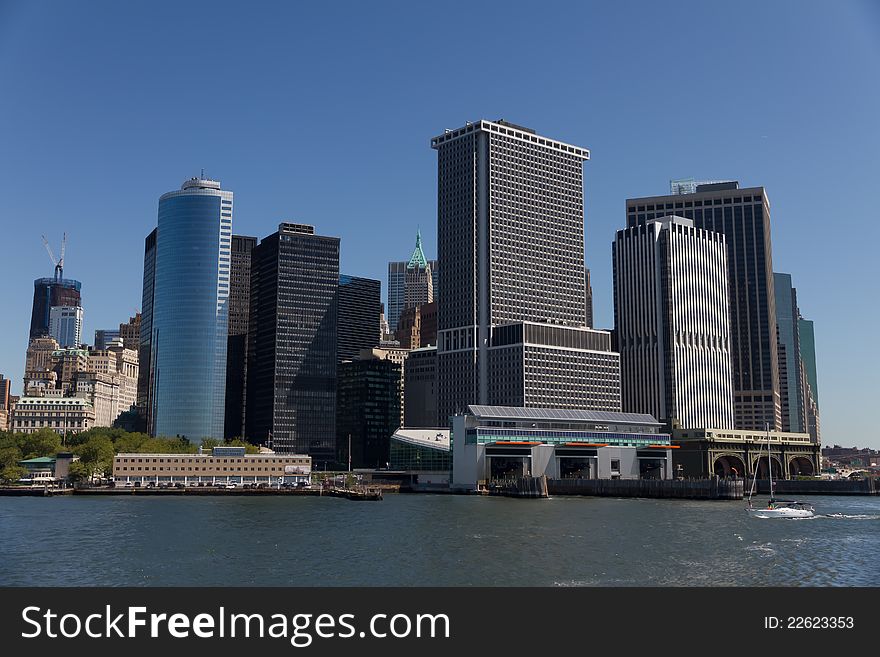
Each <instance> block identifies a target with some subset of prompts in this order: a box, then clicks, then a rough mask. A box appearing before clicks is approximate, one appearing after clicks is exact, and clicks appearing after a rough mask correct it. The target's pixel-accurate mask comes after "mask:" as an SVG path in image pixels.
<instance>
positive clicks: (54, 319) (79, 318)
mask: <svg viewBox="0 0 880 657" xmlns="http://www.w3.org/2000/svg"><path fill="white" fill-rule="evenodd" d="M82 324H83V309H82V308H81V307H80V306H52V307H51V308H50V309H49V335H51V336H52V337H53V338H55V339H56V340H57V341H58V344H60V345H61V346H62V347H79V346H80V344H81V343H82Z"/></svg>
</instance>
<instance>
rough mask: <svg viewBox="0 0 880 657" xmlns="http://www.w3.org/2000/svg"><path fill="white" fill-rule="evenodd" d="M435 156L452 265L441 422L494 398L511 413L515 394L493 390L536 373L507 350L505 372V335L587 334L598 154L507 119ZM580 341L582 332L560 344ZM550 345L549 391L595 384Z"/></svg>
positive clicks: (444, 146) (450, 139)
mask: <svg viewBox="0 0 880 657" xmlns="http://www.w3.org/2000/svg"><path fill="white" fill-rule="evenodd" d="M431 147H432V148H433V149H435V150H436V151H437V164H438V190H437V191H438V215H437V217H438V218H437V234H438V259H439V260H440V262H442V263H443V275H442V276H441V277H440V291H439V313H438V336H437V344H438V351H437V369H438V380H439V401H438V412H439V414H440V417H441V418H444V417H449V416H452V415H453V414H455V413H462V412H465V411H466V410H467V408H468V406H469V405H471V404H487V403H492V402H490V395H494V396H495V397H496V398H497V397H498V396H499V394H501V393H502V392H503V393H505V394H506V397H507V398H508V399H510V400H511V401H509V402H508V401H505V402H502V403H514V402H513V398H514V397H515V395H516V392H515V390H505V391H499V390H494V391H490V386H496V385H499V384H500V382H501V381H506V380H508V379H510V380H511V381H515V379H516V378H517V375H516V374H515V372H519V371H522V370H526V369H529V368H530V367H531V364H529V363H523V361H519V362H517V361H516V360H515V359H512V356H513V354H511V353H510V351H511V350H510V349H505V350H504V351H505V352H507V353H506V354H504V355H505V356H506V357H509V358H511V360H509V362H508V365H507V366H502V365H501V363H502V362H503V361H499V360H498V359H497V358H495V357H493V356H491V355H490V353H489V351H490V348H492V347H493V346H495V347H500V346H504V347H509V346H512V345H511V344H510V340H511V337H512V336H510V335H508V333H510V332H513V333H516V332H528V333H533V334H539V335H540V334H542V332H541V331H533V330H532V329H526V328H524V326H523V325H524V323H532V324H547V325H551V324H552V325H558V326H559V327H560V331H562V330H564V329H565V328H572V329H575V330H576V331H577V330H580V329H583V328H584V325H585V323H586V318H587V309H586V299H587V292H586V272H585V267H584V197H583V162H584V161H585V160H587V159H589V151H587V150H586V149H584V148H580V147H577V146H571V145H569V144H565V143H563V142H560V141H557V140H555V139H548V138H546V137H543V136H541V135H538V134H536V133H535V132H534V131H533V130H531V129H528V128H523V127H521V126H516V125H514V124H511V123H508V122H506V121H500V120H499V121H495V122H492V121H477V122H475V123H468V124H467V125H466V126H464V127H462V128H459V129H457V130H447V131H446V132H445V133H444V134H442V135H439V136H437V137H434V138H433V139H432V140H431ZM513 324H519V325H520V328H519V329H508V328H506V327H505V328H503V332H504V333H505V335H504V337H503V338H501V339H500V340H499V339H498V338H496V337H495V332H496V331H497V330H498V327H504V325H513ZM552 337H553V340H554V341H556V338H558V337H559V335H557V334H556V333H554V334H553V336H552ZM578 339H579V337H576V336H575V335H574V334H573V335H572V336H571V337H570V339H569V338H565V339H562V340H561V342H571V343H576V342H577V341H578ZM500 342H503V343H504V344H503V345H502V344H499V343H500ZM543 346H544V347H546V348H545V349H542V350H541V353H542V357H543V362H542V363H541V364H536V365H535V366H534V369H535V371H536V372H537V371H538V370H541V371H542V374H541V376H544V375H545V374H546V379H550V378H555V379H556V382H555V383H553V384H552V385H551V386H550V387H558V388H563V387H565V386H564V385H563V384H562V379H569V378H570V379H571V380H573V381H580V380H585V379H587V377H588V376H589V374H590V373H589V372H588V371H587V370H585V369H578V367H579V366H580V365H585V364H586V363H587V362H588V357H587V355H586V354H579V355H576V354H575V353H574V352H568V351H564V350H560V349H559V347H558V346H557V345H556V344H548V345H543ZM563 351H564V353H563ZM576 351H577V350H576ZM520 352H522V350H520ZM569 354H571V358H568V357H567V356H568V355H569ZM557 365H558V368H557ZM502 367H505V369H504V371H502V370H501V369H500V368H502ZM507 367H509V369H506V368H507ZM603 367H604V366H603ZM507 371H509V372H510V376H508V375H507V374H506V372H507ZM499 375H500V377H499ZM536 375H537V374H536ZM586 385H591V382H589V381H588V382H587V384H586ZM602 385H603V386H604V383H603V384H602ZM542 386H543V384H542ZM557 403H560V400H559V399H557V400H554V402H553V403H552V404H551V405H554V406H555V405H556V404H557ZM617 408H618V409H619V401H618V405H617Z"/></svg>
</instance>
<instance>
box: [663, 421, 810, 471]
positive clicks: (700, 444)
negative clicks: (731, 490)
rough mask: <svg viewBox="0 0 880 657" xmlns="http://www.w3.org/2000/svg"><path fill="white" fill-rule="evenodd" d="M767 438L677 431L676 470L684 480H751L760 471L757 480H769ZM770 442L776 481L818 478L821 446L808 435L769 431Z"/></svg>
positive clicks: (703, 430)
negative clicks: (707, 478) (697, 478)
mask: <svg viewBox="0 0 880 657" xmlns="http://www.w3.org/2000/svg"><path fill="white" fill-rule="evenodd" d="M767 438H768V436H767V432H764V431H755V430H752V429H717V428H696V429H675V430H673V432H672V439H673V444H675V445H676V446H678V447H679V449H677V450H676V452H675V464H676V470H678V466H679V465H680V466H681V472H680V474H681V475H682V476H684V477H712V476H714V475H717V476H719V477H733V476H736V477H745V478H747V479H748V478H751V477H752V476H753V475H754V473H755V469H757V470H758V478H759V479H767V477H768V473H767ZM769 438H770V459H771V461H772V463H773V476H774V478H780V479H790V478H792V477H794V476H797V475H815V474H818V472H819V470H820V463H821V460H820V459H821V454H820V446H819V444H818V443H815V442H813V440H812V439H811V438H810V435H809V434H807V433H792V432H783V431H770V432H769ZM676 474H678V472H677V473H676Z"/></svg>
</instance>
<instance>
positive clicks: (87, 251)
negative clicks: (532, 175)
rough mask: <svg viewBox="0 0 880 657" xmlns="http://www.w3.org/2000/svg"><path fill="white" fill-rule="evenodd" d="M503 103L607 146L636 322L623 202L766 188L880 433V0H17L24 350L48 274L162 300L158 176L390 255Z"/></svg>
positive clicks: (6, 113) (869, 437)
mask: <svg viewBox="0 0 880 657" xmlns="http://www.w3.org/2000/svg"><path fill="white" fill-rule="evenodd" d="M480 118H486V119H493V120H494V119H498V118H504V119H507V120H509V121H512V122H514V123H519V124H522V125H526V126H529V127H532V128H534V129H536V130H537V131H538V132H539V133H542V134H545V135H547V136H549V137H553V138H557V139H560V140H562V141H565V142H569V143H573V144H577V145H581V146H585V147H587V148H589V149H590V150H591V153H592V159H591V160H590V161H589V162H587V163H586V165H585V176H584V177H585V188H586V219H585V221H586V249H587V264H588V266H589V267H591V269H592V281H593V292H594V301H595V317H596V325H597V326H599V327H609V328H610V327H611V325H612V324H613V315H612V291H611V241H612V239H613V236H614V232H615V230H617V229H618V228H621V227H623V226H624V224H625V214H624V200H625V199H626V198H628V197H633V196H647V195H651V194H658V193H665V192H666V191H667V190H668V185H669V180H670V179H672V178H686V177H695V178H697V179H737V180H739V181H740V182H741V184H742V185H743V186H753V185H763V186H765V187H766V188H767V191H768V194H769V197H770V202H771V215H772V226H773V264H774V269H775V270H776V271H783V272H789V273H791V275H792V276H793V278H794V283H795V285H796V287H797V288H798V299H799V302H800V307H801V310H802V312H803V314H804V315H805V316H806V317H807V318H810V319H813V320H815V322H816V349H817V358H818V370H819V392H820V401H821V413H822V434H823V442H824V443H827V444H833V443H839V444H843V445H846V446H851V445H855V444H858V445H860V446H865V445H867V446H871V447H875V448H878V447H880V431H878V428H877V426H878V425H877V422H876V421H874V420H872V419H871V417H872V415H873V413H874V412H875V410H876V408H875V407H874V404H876V403H878V397H880V374H878V373H880V357H878V349H877V339H876V330H877V327H878V326H880V308H878V297H880V295H878V292H877V281H878V273H880V265H878V262H880V249H878V243H880V239H878V238H880V229H878V218H880V210H878V208H880V206H878V202H877V190H878V183H880V127H878V122H880V3H876V2H844V1H836V2H809V1H800V0H798V1H789V2H782V1H779V2H768V1H766V0H765V1H761V2H743V1H740V2H736V3H733V4H731V3H727V4H723V3H708V2H666V3H662V2H590V3H587V2H570V3H557V2H547V1H544V2H534V3H516V2H507V3H499V2H492V3H484V2H462V3H439V2H438V3H416V2H393V3H392V2H371V3H366V2H350V3H334V2H324V3H305V2H299V3H294V2H274V3H270V2H247V3H243V2H236V3H231V2H229V3H227V2H210V3H208V2H205V3H181V2H141V3H128V2H8V1H5V0H0V228H2V230H0V243H2V249H0V280H2V281H3V286H2V306H0V372H2V373H3V374H4V375H6V376H7V377H8V378H11V379H12V380H13V385H14V388H13V390H14V391H16V392H18V391H20V390H21V376H22V371H23V368H24V358H25V349H26V347H27V339H28V328H29V321H30V309H31V299H32V294H33V279H34V278H38V277H42V276H51V275H52V270H53V268H52V265H51V263H50V262H49V258H48V256H47V255H46V253H45V251H44V249H43V245H42V243H41V240H40V235H41V234H46V236H47V237H48V238H49V239H50V242H51V243H52V244H53V246H54V248H55V251H56V254H57V250H58V246H59V243H60V240H61V234H62V232H63V231H67V233H68V245H67V257H66V258H65V265H66V267H65V276H67V277H70V278H76V279H78V280H80V281H82V284H83V302H84V307H85V330H84V335H85V339H86V340H87V341H88V342H91V341H92V339H93V335H94V330H95V329H97V328H114V327H116V326H117V325H118V324H119V322H121V321H125V320H126V319H127V318H128V317H129V316H130V315H132V314H133V313H134V311H135V309H139V308H140V304H141V278H142V273H143V272H142V263H143V238H144V236H146V235H147V233H149V232H150V230H152V228H153V227H154V226H155V224H156V212H157V204H158V199H159V196H160V195H161V194H163V193H164V192H167V191H171V190H174V189H178V188H179V187H180V184H181V183H182V182H183V181H184V180H185V179H187V178H189V177H191V176H194V175H198V174H199V172H200V170H201V169H202V168H204V169H205V173H206V175H208V176H210V177H214V178H216V179H219V180H220V181H221V182H222V184H223V187H224V188H225V189H230V190H232V191H233V192H235V216H234V219H233V230H234V232H236V233H241V234H247V235H256V236H259V237H265V236H266V235H268V234H270V233H272V232H274V230H275V229H276V228H277V224H278V223H279V222H280V221H282V220H283V221H290V220H293V221H298V222H303V223H310V224H314V225H315V226H316V228H317V230H318V232H320V233H323V234H329V235H337V236H339V237H341V238H342V264H341V268H342V271H343V272H344V273H349V274H355V275H361V276H369V277H373V278H379V279H382V285H383V297H384V294H385V284H386V280H385V278H386V271H387V264H386V263H387V261H389V260H400V259H405V258H407V257H408V256H409V254H410V252H411V251H412V248H413V245H414V242H415V233H416V228H417V227H420V228H421V230H422V235H423V237H424V241H425V247H426V251H427V253H428V256H429V257H434V256H435V255H436V154H435V153H434V151H432V150H431V149H430V147H429V140H430V138H431V137H432V136H435V135H437V134H441V133H442V132H443V130H444V129H445V128H457V127H459V126H462V125H464V123H465V122H466V121H473V120H477V119H480Z"/></svg>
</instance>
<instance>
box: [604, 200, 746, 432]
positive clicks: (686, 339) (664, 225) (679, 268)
mask: <svg viewBox="0 0 880 657" xmlns="http://www.w3.org/2000/svg"><path fill="white" fill-rule="evenodd" d="M612 260H613V266H614V320H615V327H616V331H617V342H618V349H619V351H620V366H621V387H622V396H623V410H624V411H626V412H631V413H648V414H650V415H653V416H654V417H656V418H658V419H660V420H661V421H665V422H669V423H671V424H672V425H673V426H679V427H703V426H712V427H718V428H725V429H732V428H733V426H734V413H733V379H732V371H731V351H730V319H729V312H728V305H729V303H728V273H727V244H726V240H725V237H724V235H723V234H721V233H716V232H713V231H709V230H704V229H700V228H696V227H695V226H694V222H693V221H692V220H690V219H685V218H682V217H677V216H665V217H662V218H658V219H654V220H652V221H649V222H647V223H645V224H641V225H637V226H633V227H630V228H626V229H624V230H619V231H617V237H616V239H615V241H614V244H613V255H612Z"/></svg>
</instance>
